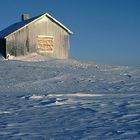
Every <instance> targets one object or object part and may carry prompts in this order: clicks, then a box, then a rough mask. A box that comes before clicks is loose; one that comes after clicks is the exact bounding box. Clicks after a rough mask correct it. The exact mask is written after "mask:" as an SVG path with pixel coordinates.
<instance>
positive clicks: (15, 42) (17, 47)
mask: <svg viewBox="0 0 140 140" xmlns="http://www.w3.org/2000/svg"><path fill="white" fill-rule="evenodd" d="M40 36H42V37H51V38H52V41H53V42H52V43H51V45H52V48H53V49H52V51H47V50H46V51H43V52H40V51H39V46H38V45H39V44H38V38H39V37H40ZM46 44H48V45H50V44H49V42H46ZM69 47H70V46H69V33H68V32H67V31H66V30H65V29H63V28H62V27H60V26H59V25H58V24H56V23H55V22H54V21H53V20H51V19H50V18H48V17H47V16H43V17H42V18H40V19H38V20H37V21H35V22H33V23H31V24H29V25H28V26H26V27H24V28H21V29H20V30H18V31H17V32H15V33H13V34H11V35H9V36H7V38H6V53H7V54H11V55H14V56H20V55H26V54H27V53H32V52H38V53H41V54H43V55H47V56H50V57H54V58H60V59H64V58H68V56H69Z"/></svg>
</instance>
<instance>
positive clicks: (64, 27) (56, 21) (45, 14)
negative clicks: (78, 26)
mask: <svg viewBox="0 0 140 140" xmlns="http://www.w3.org/2000/svg"><path fill="white" fill-rule="evenodd" d="M43 16H47V17H48V18H50V19H51V20H53V21H54V22H55V23H56V24H58V25H59V26H60V27H62V28H63V29H64V30H65V31H67V32H68V33H69V34H70V35H72V34H73V32H72V31H71V30H69V29H68V28H67V27H66V26H64V25H63V24H62V23H60V22H59V21H58V20H56V19H55V18H53V17H52V16H51V15H50V14H48V13H44V14H42V15H40V16H39V17H38V18H36V19H34V20H33V21H31V22H29V23H27V24H26V25H24V26H23V27H21V28H19V29H17V30H15V31H14V32H12V33H10V34H9V35H12V34H14V33H16V32H18V31H19V30H22V29H24V28H25V27H27V26H29V25H30V24H32V23H34V22H36V21H37V20H39V19H41V18H42V17H43ZM9 35H7V36H5V37H4V38H5V39H6V38H7V37H8V36H9Z"/></svg>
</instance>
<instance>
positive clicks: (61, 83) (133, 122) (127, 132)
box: [0, 54, 140, 140]
mask: <svg viewBox="0 0 140 140" xmlns="http://www.w3.org/2000/svg"><path fill="white" fill-rule="evenodd" d="M17 59H18V60H17ZM21 60H22V61H21ZM27 60H28V61H27ZM33 60H34V61H33ZM139 93H140V69H139V68H131V67H125V66H109V65H97V64H94V63H85V62H80V61H76V60H53V59H48V58H46V59H44V60H43V57H41V56H40V57H38V56H37V55H35V54H34V55H32V56H30V57H29V56H27V57H19V58H13V60H10V61H4V60H1V61H0V94H1V98H0V140H126V139H128V140H139V139H140V94H139Z"/></svg>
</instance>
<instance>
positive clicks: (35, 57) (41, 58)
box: [9, 53, 52, 62]
mask: <svg viewBox="0 0 140 140" xmlns="http://www.w3.org/2000/svg"><path fill="white" fill-rule="evenodd" d="M50 59H52V58H49V57H47V56H42V55H39V54H37V53H31V54H27V55H25V56H17V57H14V56H9V60H18V61H27V62H39V61H47V60H50Z"/></svg>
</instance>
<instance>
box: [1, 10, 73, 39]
mask: <svg viewBox="0 0 140 140" xmlns="http://www.w3.org/2000/svg"><path fill="white" fill-rule="evenodd" d="M43 16H47V17H48V18H50V19H51V20H52V21H54V22H55V23H56V24H58V25H59V26H60V27H62V28H63V29H64V30H66V31H67V32H68V33H69V34H73V32H71V31H70V30H69V29H68V28H66V27H65V26H64V25H63V24H62V23H60V22H59V21H57V20H56V19H55V18H53V17H52V16H51V15H49V14H48V13H45V14H43V15H39V16H36V17H33V18H30V19H28V20H24V21H21V22H17V23H15V24H12V25H10V26H9V27H7V28H5V29H4V30H2V31H0V38H6V37H7V36H9V35H11V34H12V33H15V32H17V31H18V30H20V29H21V28H24V27H26V26H28V25H29V24H31V23H32V22H35V21H36V20H39V19H40V18H42V17H43Z"/></svg>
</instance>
